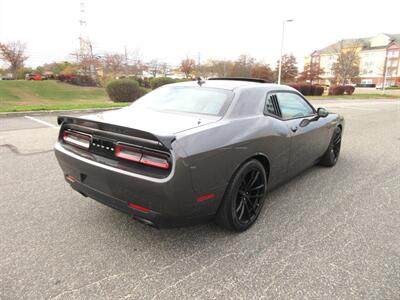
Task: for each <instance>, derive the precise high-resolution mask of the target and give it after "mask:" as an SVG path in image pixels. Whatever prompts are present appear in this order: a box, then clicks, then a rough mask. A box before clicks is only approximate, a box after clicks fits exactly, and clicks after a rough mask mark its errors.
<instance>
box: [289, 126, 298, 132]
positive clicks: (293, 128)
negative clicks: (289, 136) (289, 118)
mask: <svg viewBox="0 0 400 300" xmlns="http://www.w3.org/2000/svg"><path fill="white" fill-rule="evenodd" d="M290 129H291V130H292V131H293V132H296V131H297V129H298V127H297V126H292V127H291V128H290Z"/></svg>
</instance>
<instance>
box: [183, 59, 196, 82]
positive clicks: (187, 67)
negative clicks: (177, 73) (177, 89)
mask: <svg viewBox="0 0 400 300" xmlns="http://www.w3.org/2000/svg"><path fill="white" fill-rule="evenodd" d="M195 66H196V61H195V60H194V59H192V58H188V57H187V58H185V59H183V60H182V61H181V66H180V70H181V72H183V73H184V74H185V77H186V78H189V76H190V74H192V72H193V71H194V67H195Z"/></svg>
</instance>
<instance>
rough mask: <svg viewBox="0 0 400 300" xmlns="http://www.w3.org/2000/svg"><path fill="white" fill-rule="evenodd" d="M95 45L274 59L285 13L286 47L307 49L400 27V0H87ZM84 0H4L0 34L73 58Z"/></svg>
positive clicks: (172, 54) (39, 55)
mask: <svg viewBox="0 0 400 300" xmlns="http://www.w3.org/2000/svg"><path fill="white" fill-rule="evenodd" d="M85 10H86V14H85V15H86V21H87V28H86V34H87V35H88V36H89V37H90V40H91V41H92V44H93V47H94V52H95V53H99V54H102V53H104V52H123V49H124V46H126V47H127V49H128V51H133V50H135V49H140V52H141V53H142V55H143V58H144V60H151V59H152V58H158V59H160V60H164V61H167V62H168V63H170V64H178V63H179V61H180V60H181V59H182V58H184V57H186V56H189V57H193V58H195V59H196V60H197V57H198V53H200V57H201V61H202V62H204V61H205V60H206V59H207V58H210V57H212V58H217V59H223V58H226V59H235V58H236V57H237V56H239V55H240V54H242V53H245V54H249V55H252V56H254V57H256V58H257V59H259V60H264V61H265V62H268V63H272V64H275V63H274V62H275V61H276V60H277V59H278V58H279V52H280V39H281V28H282V20H284V19H294V22H292V23H289V24H287V26H286V34H285V47H284V52H291V53H293V54H294V55H295V56H296V57H297V58H298V60H299V64H300V65H302V61H303V57H304V56H305V55H306V54H309V53H311V52H312V51H313V50H315V49H319V48H322V47H325V46H327V45H329V44H331V43H333V42H335V41H337V40H340V39H342V38H356V37H366V36H373V35H376V34H378V33H380V32H386V33H400V1H399V0H380V1H351V0H347V1H342V0H340V1H339V0H337V1H321V0H320V1H311V0H303V1H295V0H293V1H288V0H279V1H267V0H246V1H234V0H198V1H192V0H157V1H156V0H141V1H136V0H135V1H133V0H112V1H106V0H85ZM79 19H80V0H34V1H32V0H0V41H1V42H7V41H13V40H21V41H23V42H26V43H27V45H28V55H29V56H30V58H29V60H28V61H27V64H28V65H29V66H36V65H39V64H42V63H44V62H52V61H59V60H66V59H71V57H69V56H68V54H70V53H72V52H73V51H75V50H76V49H78V48H79V39H78V38H79V35H80V33H81V28H80V25H79Z"/></svg>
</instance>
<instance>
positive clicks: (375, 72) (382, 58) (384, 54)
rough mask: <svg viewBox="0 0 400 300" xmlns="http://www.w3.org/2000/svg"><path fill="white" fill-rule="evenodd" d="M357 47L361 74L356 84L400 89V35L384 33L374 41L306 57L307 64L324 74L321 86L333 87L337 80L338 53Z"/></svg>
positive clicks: (339, 44) (337, 45)
mask: <svg viewBox="0 0 400 300" xmlns="http://www.w3.org/2000/svg"><path fill="white" fill-rule="evenodd" d="M354 45H357V46H356V47H357V52H358V55H359V58H360V64H359V67H360V70H359V75H358V78H357V80H355V81H356V82H352V83H360V84H362V85H382V84H384V83H385V84H386V86H393V85H400V34H386V33H380V34H378V35H376V36H373V37H367V38H360V39H346V40H342V41H338V42H336V43H334V44H332V45H329V46H328V47H325V48H323V49H321V50H317V51H314V52H313V53H311V55H310V56H309V57H306V59H305V63H306V64H307V63H310V64H311V66H315V67H320V68H322V69H323V70H324V73H323V74H321V76H320V77H321V80H319V83H322V84H330V83H331V82H332V80H333V79H334V74H333V70H332V67H333V64H334V63H335V62H336V60H337V56H338V53H339V51H340V50H341V49H344V51H345V49H346V47H354Z"/></svg>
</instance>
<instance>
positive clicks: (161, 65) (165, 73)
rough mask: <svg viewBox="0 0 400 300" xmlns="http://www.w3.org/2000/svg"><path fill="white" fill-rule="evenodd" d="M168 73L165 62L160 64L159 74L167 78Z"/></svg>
mask: <svg viewBox="0 0 400 300" xmlns="http://www.w3.org/2000/svg"><path fill="white" fill-rule="evenodd" d="M168 71H169V67H168V64H167V63H166V62H163V63H160V72H161V74H162V75H163V76H164V77H167V75H168Z"/></svg>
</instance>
